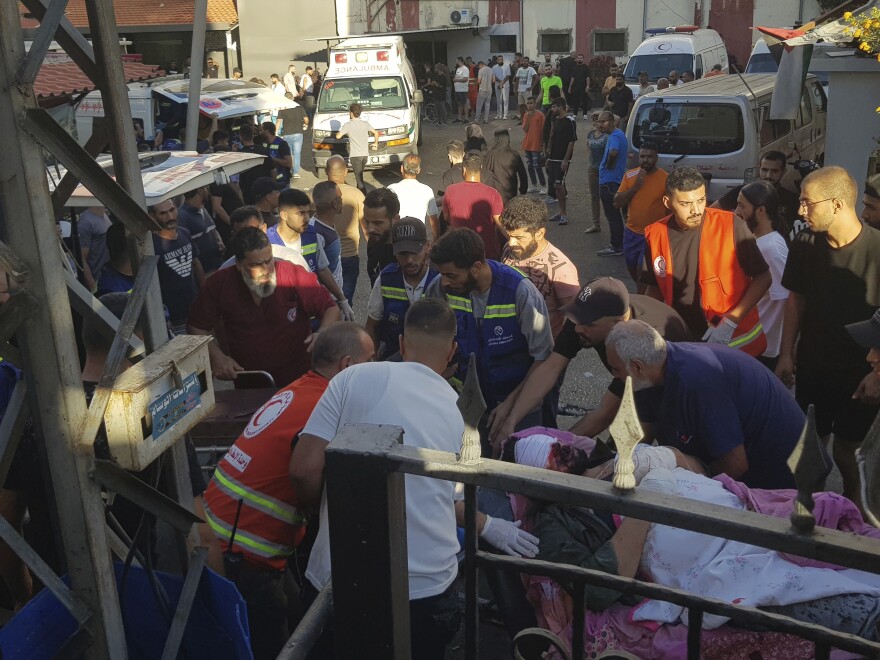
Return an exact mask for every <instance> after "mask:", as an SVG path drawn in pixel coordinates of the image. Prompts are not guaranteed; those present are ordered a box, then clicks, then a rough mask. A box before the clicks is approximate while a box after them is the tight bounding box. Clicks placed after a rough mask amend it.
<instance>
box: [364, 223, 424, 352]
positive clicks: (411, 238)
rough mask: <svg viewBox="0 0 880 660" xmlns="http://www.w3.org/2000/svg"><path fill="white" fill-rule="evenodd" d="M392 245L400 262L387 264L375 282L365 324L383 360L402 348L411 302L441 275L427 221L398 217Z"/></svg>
mask: <svg viewBox="0 0 880 660" xmlns="http://www.w3.org/2000/svg"><path fill="white" fill-rule="evenodd" d="M391 245H392V247H393V249H394V258H395V259H396V260H397V263H394V264H390V265H388V266H385V268H383V269H382V272H381V274H380V275H379V277H378V278H377V279H376V283H375V284H373V290H372V292H371V293H370V301H369V303H368V304H367V322H366V325H365V326H364V329H365V330H366V331H367V334H368V335H370V337H372V339H373V343H374V344H375V346H376V354H377V355H378V356H379V359H380V360H385V359H387V358H388V357H390V356H392V355H394V354H395V353H397V352H398V351H399V350H400V336H401V335H402V334H403V319H404V317H405V316H406V312H407V310H408V309H409V306H410V304H412V303H413V302H415V301H416V300H419V299H420V298H422V296H424V294H425V289H427V288H428V285H429V284H431V282H433V281H434V280H435V279H436V278H437V276H438V273H437V271H436V270H434V269H433V268H431V267H430V262H429V261H428V253H429V252H430V250H431V241H429V240H428V232H427V231H426V228H425V223H424V222H421V221H420V220H417V219H416V218H401V219H400V220H398V221H397V222H396V223H394V227H392V229H391Z"/></svg>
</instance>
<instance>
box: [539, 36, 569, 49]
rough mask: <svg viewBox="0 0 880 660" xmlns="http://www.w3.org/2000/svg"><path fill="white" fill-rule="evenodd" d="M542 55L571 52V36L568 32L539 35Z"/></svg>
mask: <svg viewBox="0 0 880 660" xmlns="http://www.w3.org/2000/svg"><path fill="white" fill-rule="evenodd" d="M540 43H541V47H540V48H539V49H538V50H539V51H540V52H542V53H566V54H567V53H569V52H571V34H570V33H569V32H545V33H543V34H541V35H540Z"/></svg>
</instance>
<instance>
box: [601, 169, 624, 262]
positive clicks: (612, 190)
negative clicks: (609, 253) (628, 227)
mask: <svg viewBox="0 0 880 660" xmlns="http://www.w3.org/2000/svg"><path fill="white" fill-rule="evenodd" d="M618 188H620V184H619V183H614V182H612V183H603V184H602V185H601V186H599V198H600V199H601V200H602V208H603V209H605V218H606V219H607V220H608V229H609V230H610V232H611V247H613V248H614V249H616V250H622V249H623V216H622V215H621V214H620V209H616V208H614V195H616V194H617V189H618Z"/></svg>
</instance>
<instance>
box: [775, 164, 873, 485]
mask: <svg viewBox="0 0 880 660" xmlns="http://www.w3.org/2000/svg"><path fill="white" fill-rule="evenodd" d="M857 199H858V188H857V186H856V182H855V181H854V180H853V179H852V177H851V176H850V175H849V174H848V173H847V172H846V170H844V169H843V168H841V167H825V168H823V169H820V170H817V171H815V172H813V173H811V174H809V175H808V176H807V177H806V178H805V179H804V181H803V183H802V184H801V195H800V212H801V215H802V216H803V218H804V220H806V222H807V225H808V226H809V228H808V229H806V230H804V231H802V232H801V233H800V234H798V236H797V238H795V240H794V241H793V242H792V244H791V248H790V251H789V254H788V261H787V262H786V265H785V272H784V273H783V276H782V286H784V287H785V288H786V289H788V290H789V291H790V292H791V293H790V294H789V297H788V300H787V301H786V306H785V316H784V320H783V327H782V346H781V348H780V354H779V362H778V363H777V366H776V374H777V376H779V378H780V379H782V381H783V382H784V383H785V384H786V385H788V386H789V387H791V386H795V394H796V397H797V401H798V403H799V404H800V406H801V407H802V408H803V409H804V410H806V409H807V406H809V405H810V404H813V405H814V406H815V411H816V426H817V431H818V433H819V435H820V437H822V439H823V440H824V441H826V442H827V440H828V438H829V437H830V436H831V434H832V433H834V452H833V453H834V461H835V463H837V467H838V468H839V469H840V472H841V475H842V476H843V494H844V495H845V496H846V497H849V498H850V499H852V500H853V501H855V502H858V501H859V473H858V469H857V466H856V460H855V455H854V452H855V450H856V448H857V447H858V446H859V445H860V444H861V442H862V439H863V438H864V437H865V434H866V433H867V431H868V428H869V427H870V426H871V422H872V421H873V420H874V417H876V415H877V411H878V407H880V406H878V404H880V375H878V374H876V373H872V372H871V369H870V367H869V365H868V364H867V363H866V362H865V359H864V358H865V356H864V350H863V349H862V348H861V347H860V346H859V345H858V344H857V343H856V342H855V341H854V340H853V339H852V338H851V337H850V336H849V334H848V333H847V331H846V325H847V324H849V323H857V322H859V321H865V320H866V319H869V318H871V315H872V314H873V312H874V310H875V309H876V308H877V307H878V306H880V231H878V230H876V229H873V228H872V227H869V226H868V225H865V224H863V223H862V222H861V221H860V220H859V216H858V214H857V213H856V201H857ZM798 335H800V340H799V341H798ZM795 345H797V349H796V350H795ZM795 374H796V375H797V381H795Z"/></svg>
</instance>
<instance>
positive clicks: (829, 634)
mask: <svg viewBox="0 0 880 660" xmlns="http://www.w3.org/2000/svg"><path fill="white" fill-rule="evenodd" d="M401 441H402V430H401V429H400V428H397V427H392V426H374V425H354V426H348V427H345V428H344V429H343V430H342V431H341V432H340V434H339V435H338V436H337V437H336V438H335V439H334V440H333V442H331V443H330V444H329V445H328V447H327V451H326V487H327V490H326V494H327V504H328V513H329V523H330V538H331V540H332V541H331V548H330V554H331V561H332V565H333V580H332V583H333V611H334V617H335V620H336V625H335V629H336V630H337V631H344V634H338V635H337V637H336V648H337V657H340V658H353V657H369V658H375V659H381V658H394V659H403V658H409V657H410V640H409V592H408V579H407V551H406V512H405V501H404V475H405V474H411V475H418V476H424V477H430V478H434V479H443V480H447V481H455V482H461V483H463V484H464V486H465V511H466V516H465V518H466V523H465V524H466V527H465V560H464V571H465V657H466V658H468V660H471V659H475V658H477V657H478V651H477V649H478V630H479V610H478V600H477V584H478V571H479V569H481V568H486V569H500V570H504V571H512V572H516V573H527V574H532V575H542V576H547V577H551V578H553V579H556V580H559V581H560V582H562V583H567V584H574V585H575V586H574V588H573V589H572V593H575V594H580V595H579V596H576V597H574V598H573V599H572V600H573V602H574V613H573V622H572V657H573V658H581V657H583V646H584V640H583V635H584V614H585V612H584V607H585V606H584V600H583V597H582V595H583V589H584V586H585V585H595V586H600V587H605V588H611V589H614V590H616V591H619V592H621V593H623V594H635V595H639V596H643V597H648V598H654V599H659V600H663V601H668V602H671V603H675V604H678V605H682V606H685V607H688V608H689V610H690V611H689V621H690V627H689V631H688V640H687V642H688V657H689V658H699V657H700V646H701V633H702V617H703V613H710V614H717V615H721V616H725V617H729V618H730V619H732V620H733V621H735V622H741V623H748V624H753V625H755V624H756V625H760V626H762V627H764V628H767V629H771V630H774V631H778V632H784V633H789V634H793V635H797V636H799V637H802V638H805V639H808V640H811V641H813V642H814V643H815V645H816V657H817V658H827V657H828V656H829V653H830V650H831V648H832V647H836V648H839V649H843V650H847V651H851V652H854V653H859V654H862V655H864V656H867V657H880V644H877V643H873V642H870V641H867V640H865V639H863V638H861V637H857V636H854V635H850V634H846V633H840V632H837V631H834V630H830V629H828V628H825V627H822V626H818V625H813V624H808V623H804V622H802V621H798V620H796V619H793V618H790V617H787V616H784V615H780V614H774V613H770V612H765V611H762V610H759V609H757V608H749V607H742V606H738V605H732V604H730V603H728V602H723V601H719V600H716V599H711V598H705V597H700V596H696V595H694V594H691V593H688V592H685V591H682V590H679V589H672V588H669V587H664V586H661V585H658V584H653V583H647V582H643V581H640V580H636V579H629V578H624V577H619V576H616V575H610V574H607V573H603V572H600V571H594V570H587V569H583V568H579V567H575V566H570V565H563V564H555V563H550V562H544V561H538V560H534V559H519V558H514V557H506V556H499V555H494V554H490V553H487V552H482V551H480V550H478V548H477V533H476V525H475V523H476V489H477V487H478V486H483V487H488V488H494V489H499V490H504V491H507V492H513V493H521V494H523V495H526V496H528V497H531V498H534V499H539V500H545V501H552V502H554V503H557V504H562V505H569V506H578V507H588V508H591V509H600V510H604V511H613V512H615V513H619V514H621V515H623V516H627V517H633V518H638V519H641V520H646V521H650V522H654V523H658V524H663V525H672V526H675V527H679V528H682V529H687V530H691V531H695V532H700V533H702V534H708V535H713V536H717V537H722V538H726V539H731V540H735V541H742V542H746V543H750V544H754V545H759V546H762V547H765V548H768V549H771V550H777V551H784V552H786V553H790V554H795V555H799V556H802V557H806V558H809V559H815V560H820V561H826V562H830V563H834V564H836V565H839V566H843V567H846V568H854V569H859V570H863V571H867V572H871V573H880V541H877V540H874V539H871V538H866V537H862V536H856V535H853V534H848V533H844V532H840V531H837V530H831V529H826V528H822V527H816V528H814V529H813V530H812V531H807V532H804V531H798V530H797V529H795V528H794V527H793V526H792V525H791V523H790V522H789V521H788V520H786V519H781V518H775V517H770V516H765V515H761V514H758V513H753V512H748V511H740V510H736V509H730V508H726V507H722V506H718V505H714V504H707V503H704V502H699V501H695V500H689V499H685V498H681V497H677V496H670V495H662V494H657V493H654V492H645V493H643V492H639V490H638V489H635V490H632V491H621V490H618V489H616V488H615V487H614V486H613V485H612V484H610V483H607V482H603V481H596V480H593V479H586V478H584V477H581V476H576V475H568V474H563V473H558V472H551V471H548V470H542V469H537V468H532V467H526V466H521V465H515V464H510V463H502V462H499V461H492V460H484V461H482V462H481V463H479V464H477V465H467V464H464V463H462V462H461V461H460V460H459V458H458V456H457V455H455V454H451V453H446V452H439V451H433V450H426V449H419V448H416V447H410V446H405V445H403V444H401ZM324 600H325V601H326V598H325V599H324ZM324 604H325V605H326V602H325V603H324ZM325 610H326V608H325ZM312 618H314V617H312ZM310 621H311V620H310ZM310 625H314V621H311V623H310ZM302 634H303V631H302V630H300V629H298V631H297V632H295V633H294V637H295V638H297V637H298V636H299V637H298V638H301V637H302ZM292 640H293V638H292ZM296 650H297V653H292V652H290V651H291V649H290V648H289V645H288V650H287V651H286V652H285V654H282V656H279V657H284V658H287V659H291V658H295V657H304V656H303V655H300V654H301V653H303V652H304V649H303V648H302V645H300V646H299V648H298V649H296Z"/></svg>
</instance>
